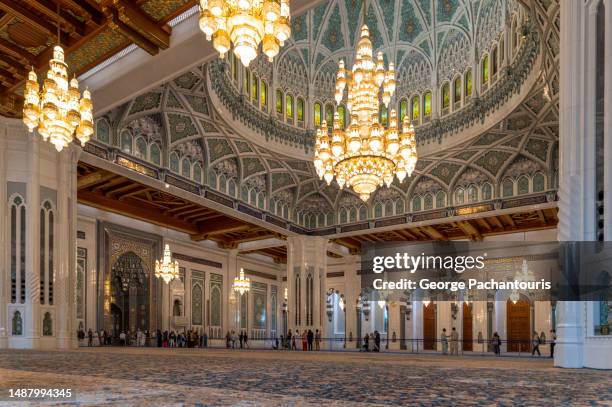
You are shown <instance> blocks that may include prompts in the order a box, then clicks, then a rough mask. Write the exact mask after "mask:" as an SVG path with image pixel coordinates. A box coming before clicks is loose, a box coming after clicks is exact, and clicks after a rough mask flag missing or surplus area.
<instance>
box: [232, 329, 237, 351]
mask: <svg viewBox="0 0 612 407" xmlns="http://www.w3.org/2000/svg"><path fill="white" fill-rule="evenodd" d="M237 340H238V335H236V332H235V331H232V349H236V341H237Z"/></svg>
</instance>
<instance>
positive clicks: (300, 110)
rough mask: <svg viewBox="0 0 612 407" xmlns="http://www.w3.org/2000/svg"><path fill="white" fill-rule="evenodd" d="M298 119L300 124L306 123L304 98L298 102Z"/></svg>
mask: <svg viewBox="0 0 612 407" xmlns="http://www.w3.org/2000/svg"><path fill="white" fill-rule="evenodd" d="M297 119H298V121H300V122H303V121H304V99H302V98H298V100H297Z"/></svg>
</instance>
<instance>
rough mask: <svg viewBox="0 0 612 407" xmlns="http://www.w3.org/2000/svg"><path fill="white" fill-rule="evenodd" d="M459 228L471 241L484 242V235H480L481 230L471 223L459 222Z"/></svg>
mask: <svg viewBox="0 0 612 407" xmlns="http://www.w3.org/2000/svg"><path fill="white" fill-rule="evenodd" d="M457 226H458V227H459V229H461V231H462V232H463V233H465V234H466V235H467V236H468V237H469V238H470V240H476V241H480V240H482V234H481V233H480V230H478V228H477V227H476V226H474V225H472V224H471V223H470V222H469V221H467V220H462V221H459V222H457Z"/></svg>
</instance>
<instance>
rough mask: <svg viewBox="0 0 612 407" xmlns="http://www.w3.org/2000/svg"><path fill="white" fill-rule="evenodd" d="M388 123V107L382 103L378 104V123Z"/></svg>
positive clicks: (384, 124)
mask: <svg viewBox="0 0 612 407" xmlns="http://www.w3.org/2000/svg"><path fill="white" fill-rule="evenodd" d="M388 123H389V109H388V108H387V106H385V104H384V103H381V104H380V124H382V125H383V126H386V125H387V124H388Z"/></svg>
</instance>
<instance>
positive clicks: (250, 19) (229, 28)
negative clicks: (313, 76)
mask: <svg viewBox="0 0 612 407" xmlns="http://www.w3.org/2000/svg"><path fill="white" fill-rule="evenodd" d="M290 21H291V15H290V11H289V0H200V29H201V30H202V32H204V34H205V35H206V39H207V40H208V41H210V40H211V39H212V42H213V46H214V47H215V49H216V50H217V51H218V52H219V54H220V56H221V58H223V56H224V55H225V54H226V53H227V52H228V51H229V50H230V47H231V45H232V44H233V46H234V54H236V56H237V57H238V58H240V61H242V64H243V65H244V66H249V64H250V63H251V61H252V60H254V59H255V58H256V57H257V52H258V49H259V44H262V49H263V52H264V54H266V55H267V56H268V58H269V59H270V61H272V59H273V58H274V57H275V56H276V55H278V52H279V51H280V47H281V46H283V44H284V43H285V41H287V40H288V39H289V37H290V35H291V26H290V25H289V24H290Z"/></svg>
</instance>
